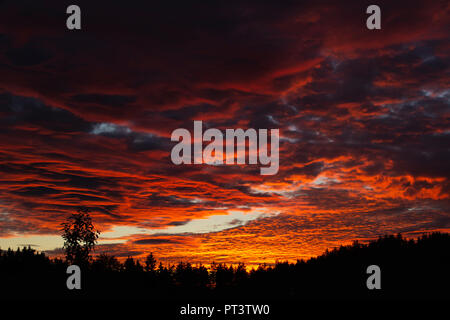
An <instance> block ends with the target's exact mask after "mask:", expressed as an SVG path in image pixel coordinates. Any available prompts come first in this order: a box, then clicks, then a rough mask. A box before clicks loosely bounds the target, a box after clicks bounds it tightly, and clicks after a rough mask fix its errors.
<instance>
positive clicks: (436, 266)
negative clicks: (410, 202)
mask: <svg viewBox="0 0 450 320" xmlns="http://www.w3.org/2000/svg"><path fill="white" fill-rule="evenodd" d="M449 248H450V235H449V234H448V233H432V234H427V235H423V236H421V237H420V238H418V239H417V240H407V239H405V238H403V237H402V236H401V235H396V236H392V235H391V236H384V237H380V238H379V239H377V240H375V241H372V242H370V243H368V244H362V243H359V242H354V243H353V244H352V245H349V246H341V247H339V248H335V249H333V250H331V251H326V252H325V253H324V254H323V255H321V256H319V257H316V258H311V259H309V260H307V261H304V260H298V261H297V262H296V263H288V262H278V263H276V264H275V265H273V266H268V265H261V266H259V267H258V268H257V269H252V270H247V268H246V267H245V265H244V264H239V265H235V266H232V265H226V264H216V263H213V264H212V265H211V268H209V269H208V268H206V267H205V266H202V265H196V266H193V265H191V264H190V263H186V262H180V263H178V264H176V265H163V264H162V263H158V262H157V261H156V259H155V258H154V257H153V255H152V254H150V255H149V256H147V258H146V259H145V260H144V261H139V260H136V259H133V258H131V257H130V258H128V259H126V260H125V261H124V262H120V261H119V260H118V259H117V258H115V257H113V256H110V255H105V254H101V255H99V256H97V257H95V258H94V259H93V260H91V261H89V262H86V263H85V264H84V265H83V266H81V269H82V289H81V290H68V289H67V287H66V279H67V277H68V275H67V274H66V268H67V265H68V264H67V263H66V262H65V261H63V260H61V259H51V258H49V257H48V256H46V255H45V254H43V253H38V252H36V251H35V250H34V249H32V248H29V247H28V248H23V249H17V250H15V251H14V250H11V249H9V250H6V251H0V283H1V289H2V296H4V298H25V297H29V298H32V299H47V298H52V299H66V298H69V299H86V298H87V299H111V298H112V299H152V300H155V299H157V300H158V299H159V300H168V299H170V300H173V299H180V300H184V301H185V300H186V299H194V300H195V299H198V300H219V299H235V300H236V299H237V300H245V301H250V300H255V301H261V300H277V299H279V300H285V299H411V298H412V299H415V298H417V299H423V298H425V299H428V298H429V299H436V298H437V299H450V295H449V292H450V291H449V289H448V288H449V287H450V286H449V285H450V280H449V279H450V276H449V271H450V250H449ZM373 264H375V265H378V266H379V267H380V268H381V290H368V289H367V286H366V279H367V278H368V277H369V275H368V274H367V273H366V269H367V267H368V266H369V265H373Z"/></svg>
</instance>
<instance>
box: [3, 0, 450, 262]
mask: <svg viewBox="0 0 450 320" xmlns="http://www.w3.org/2000/svg"><path fill="white" fill-rule="evenodd" d="M369 4H371V3H369V2H367V3H365V2H364V1H363V2H361V1H352V2H349V3H346V5H345V6H344V5H342V4H338V3H335V2H332V1H314V2H311V1H296V2H292V3H288V4H281V3H279V2H278V1H273V2H272V3H267V2H265V3H264V4H263V3H254V2H251V1H249V2H242V1H240V2H239V3H238V2H229V1H227V2H216V3H215V4H212V3H208V4H205V3H201V4H200V3H197V2H191V1H189V2H186V1H185V2H180V3H178V4H176V5H175V4H174V3H172V2H171V3H166V2H163V1H161V2H159V3H157V4H155V3H153V2H152V3H151V4H150V3H149V2H145V3H140V4H137V5H136V6H133V7H125V6H124V5H123V4H122V5H119V4H115V3H111V2H110V1H108V2H106V1H95V4H94V3H92V1H91V2H87V1H79V3H78V5H79V6H80V7H81V9H82V19H83V20H82V30H80V31H68V30H66V29H65V23H64V19H65V6H66V4H64V3H62V2H60V1H47V2H45V4H42V3H36V2H35V1H21V2H20V4H19V3H17V2H16V1H3V2H1V4H0V7H1V10H0V19H1V21H2V24H1V26H0V74H1V75H2V77H0V172H1V175H0V244H1V243H2V242H1V241H2V240H1V239H3V240H5V239H11V237H23V236H26V235H55V234H58V233H59V224H60V223H61V222H63V221H64V220H65V219H66V217H67V216H68V214H69V213H71V212H73V211H74V210H76V208H77V207H79V206H80V205H83V206H87V207H89V208H91V210H92V215H93V218H94V221H95V223H96V224H97V225H98V227H99V228H100V230H102V232H103V234H104V235H105V236H107V235H112V236H110V237H109V238H110V239H111V238H113V239H114V240H116V243H109V244H103V245H102V246H101V249H100V250H107V251H109V252H113V253H115V254H117V255H119V256H127V255H136V256H140V255H144V254H145V253H147V252H149V251H153V252H155V253H156V254H157V256H158V257H160V258H163V259H167V260H169V261H177V260H179V259H183V260H192V261H198V262H211V261H212V260H215V261H229V262H236V261H246V262H249V263H260V262H264V261H265V262H273V261H274V260H275V259H277V258H278V259H296V258H297V257H308V256H312V255H316V254H320V253H321V252H322V251H323V250H325V249H326V248H329V247H332V246H335V245H339V244H342V243H347V242H349V241H352V240H353V239H369V238H373V237H376V236H377V235H382V234H385V233H394V232H403V233H407V234H411V235H412V234H415V233H420V232H428V231H435V230H443V231H445V230H446V231H448V230H449V229H450V203H449V195H450V183H449V176H450V172H449V166H448V163H449V162H450V150H449V145H450V128H449V120H450V86H449V79H450V74H449V73H450V68H449V66H450V59H449V55H448V52H450V46H449V33H448V30H450V26H449V22H450V21H449V18H448V17H449V8H450V7H449V4H448V2H446V1H433V2H432V3H429V2H425V1H412V2H411V1H408V2H405V1H396V2H392V1H381V2H379V3H378V5H379V6H380V7H381V10H382V30H377V31H370V30H367V29H366V28H365V19H366V17H367V15H366V14H365V8H366V7H367V6H368V5H369ZM24 21H26V22H27V23H24ZM193 120H202V121H203V124H204V126H205V127H213V128H219V129H225V128H244V129H246V128H255V129H259V128H267V129H269V128H279V129H280V135H281V139H280V169H279V172H278V174H277V175H275V176H260V175H259V167H257V166H206V165H201V166H193V165H190V166H189V165H185V166H176V165H173V164H172V163H171V161H170V150H171V148H172V146H173V145H174V144H173V143H172V142H171V141H170V134H171V132H172V131H173V130H174V129H176V128H181V127H183V128H187V129H188V130H192V129H193ZM221 216H230V217H232V219H221V218H220V217H221ZM117 227H122V229H121V230H122V231H121V233H114V230H115V228H117ZM124 230H125V231H124ZM136 230H141V231H139V232H138V231H136ZM5 241H6V240H5ZM117 242H120V243H117ZM3 243H5V242H3ZM33 244H35V243H33ZM36 244H38V243H36ZM38 245H39V244H38ZM55 247H56V244H55Z"/></svg>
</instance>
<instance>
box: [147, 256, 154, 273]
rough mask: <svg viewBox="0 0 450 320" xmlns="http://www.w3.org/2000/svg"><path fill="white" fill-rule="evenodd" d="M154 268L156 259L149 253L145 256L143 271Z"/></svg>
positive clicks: (149, 270) (151, 270) (150, 270)
mask: <svg viewBox="0 0 450 320" xmlns="http://www.w3.org/2000/svg"><path fill="white" fill-rule="evenodd" d="M155 269H156V259H155V257H154V256H153V253H150V254H149V255H148V256H147V257H146V258H145V271H147V272H154V271H155Z"/></svg>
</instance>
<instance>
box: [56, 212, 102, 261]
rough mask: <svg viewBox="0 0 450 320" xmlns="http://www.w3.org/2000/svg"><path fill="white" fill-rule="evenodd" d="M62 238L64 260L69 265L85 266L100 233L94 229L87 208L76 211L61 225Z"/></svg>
mask: <svg viewBox="0 0 450 320" xmlns="http://www.w3.org/2000/svg"><path fill="white" fill-rule="evenodd" d="M62 226H63V228H62V230H63V234H62V238H63V239H64V246H63V248H64V250H65V252H66V260H67V262H68V263H69V264H86V263H88V262H89V261H90V256H89V254H90V253H91V251H92V250H94V247H95V245H96V243H97V239H98V236H99V235H100V232H99V231H98V230H95V229H94V225H93V224H92V219H91V217H90V215H89V210H88V209H87V208H80V209H78V211H77V213H74V214H72V215H71V216H70V217H69V218H68V221H67V222H64V223H62Z"/></svg>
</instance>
